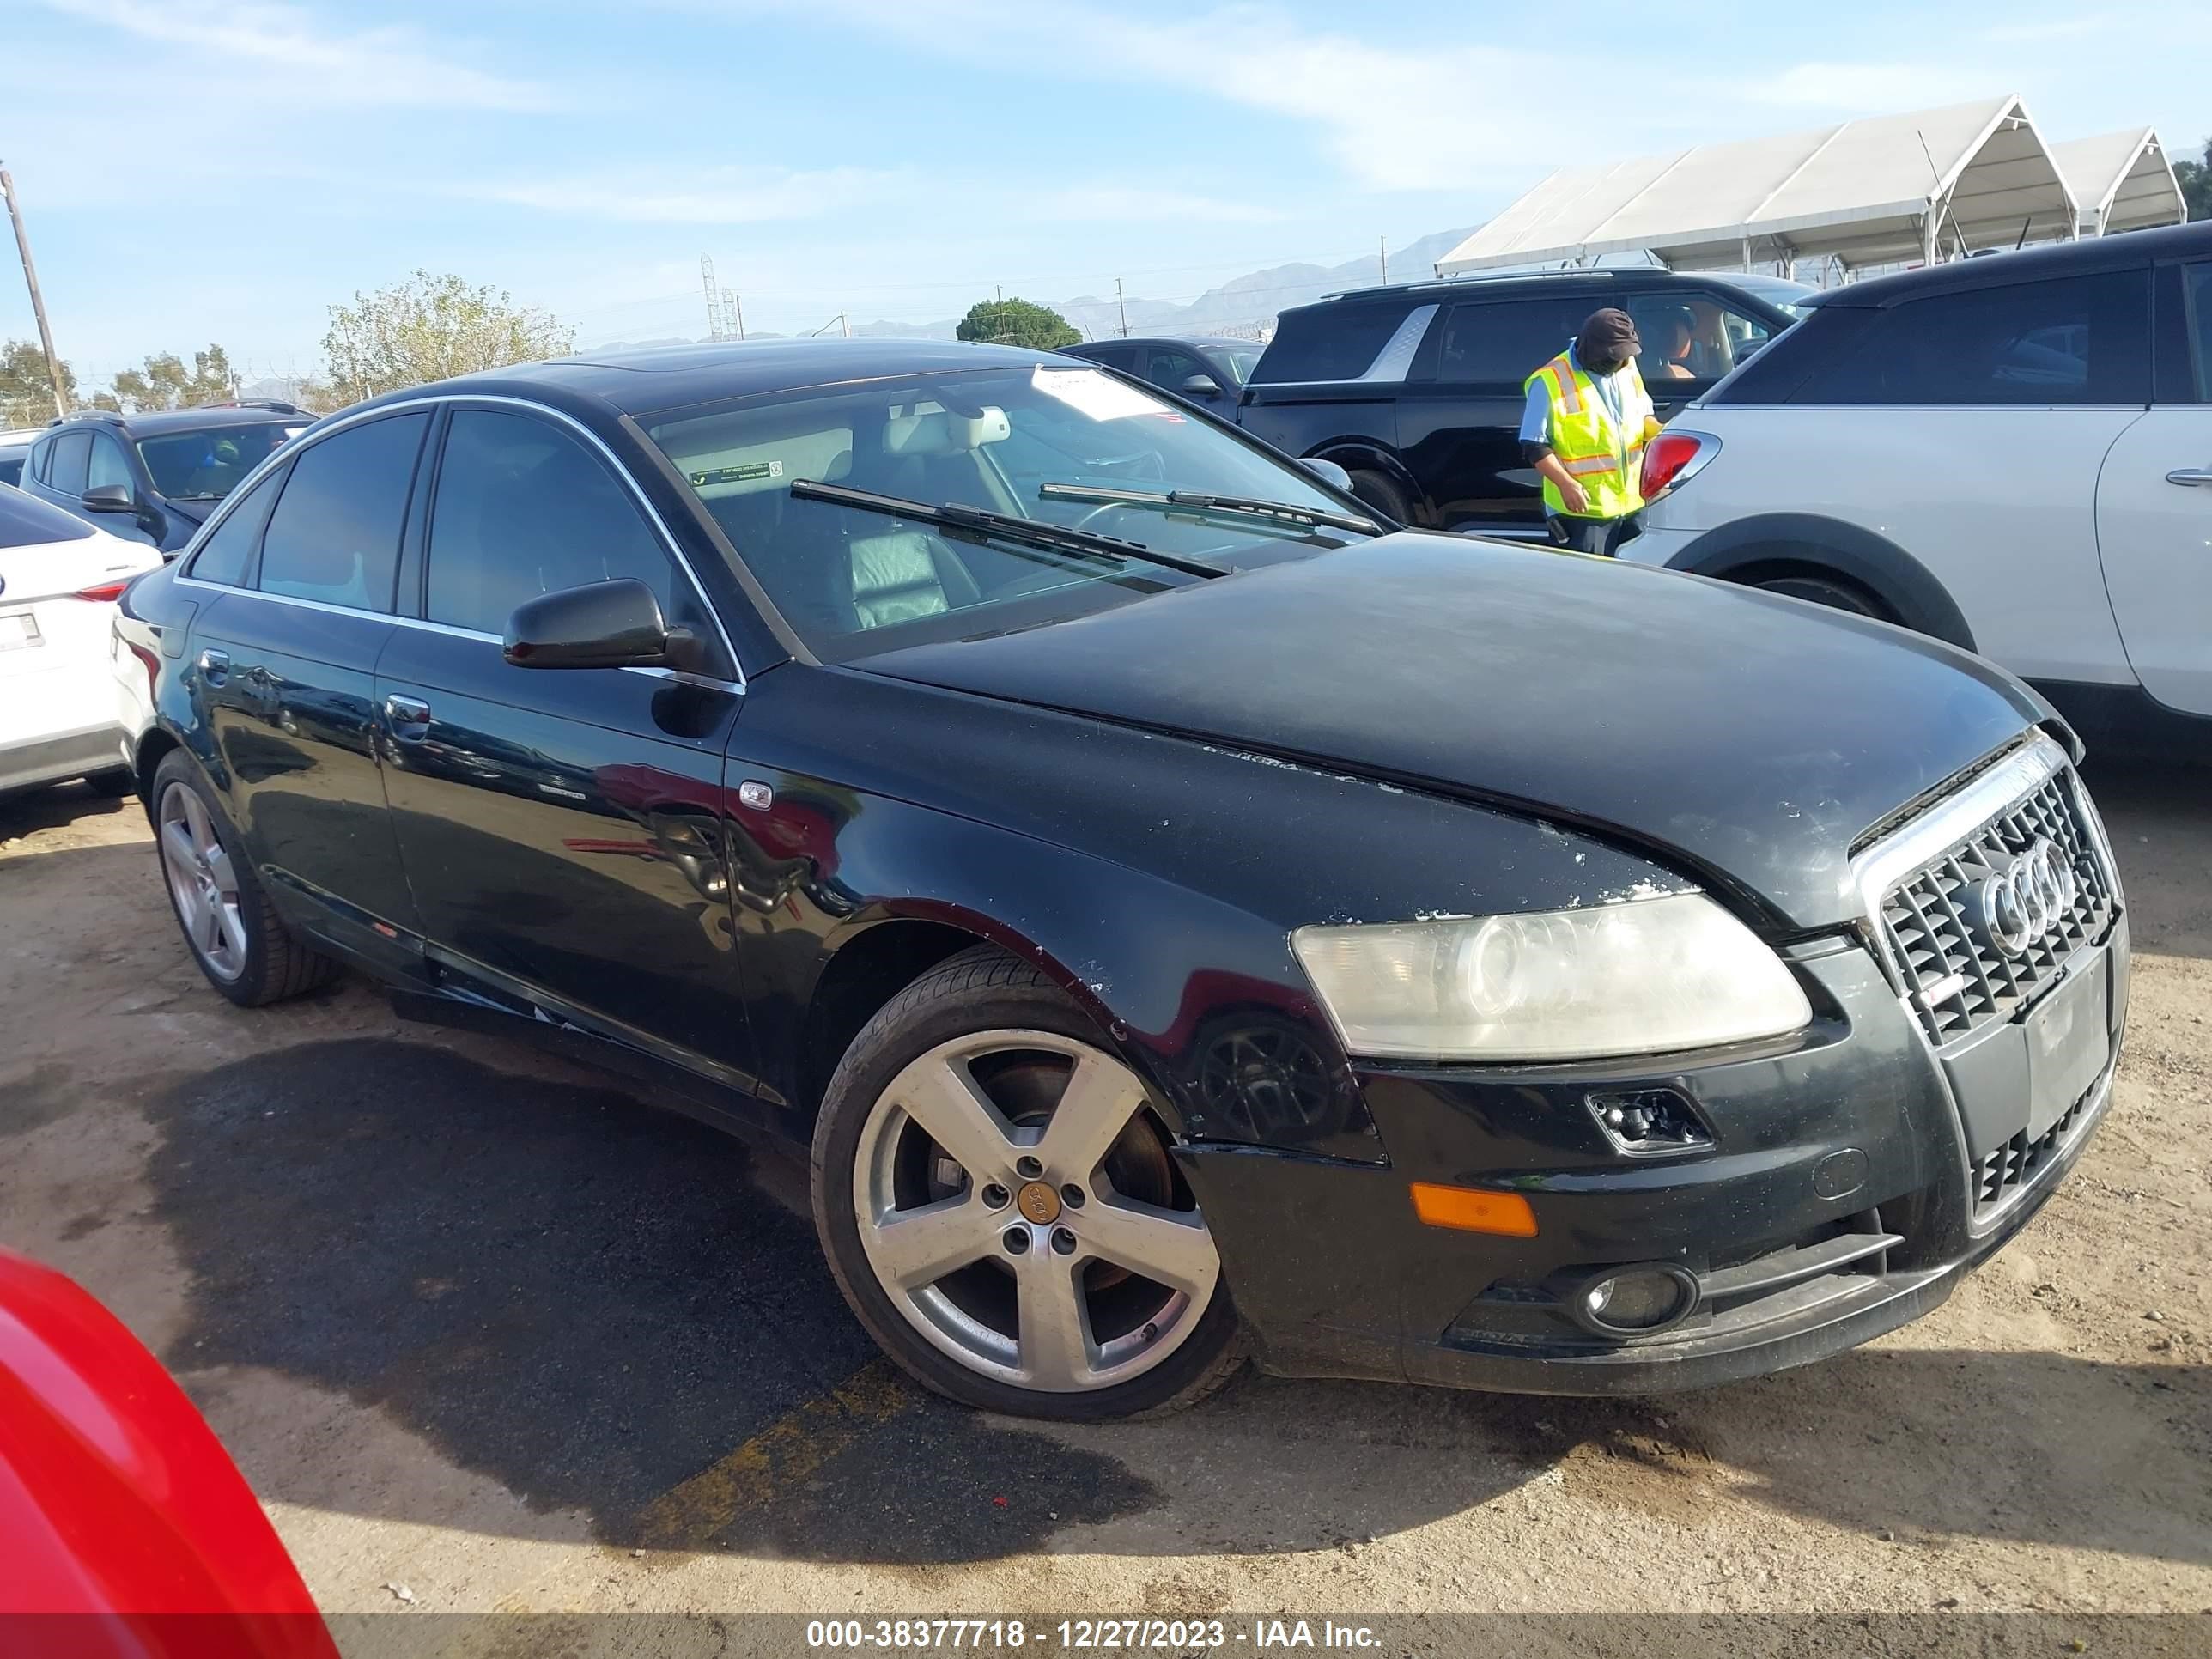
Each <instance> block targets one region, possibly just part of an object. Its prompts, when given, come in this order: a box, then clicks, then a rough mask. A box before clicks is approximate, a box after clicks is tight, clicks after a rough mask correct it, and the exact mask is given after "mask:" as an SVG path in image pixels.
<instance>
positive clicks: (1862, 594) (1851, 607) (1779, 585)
mask: <svg viewBox="0 0 2212 1659" xmlns="http://www.w3.org/2000/svg"><path fill="white" fill-rule="evenodd" d="M1757 585H1758V586H1760V587H1763V588H1765V590H1766V591H1767V592H1770V593H1787V594H1788V595H1789V596H1790V598H1791V599H1810V600H1811V601H1812V602H1813V603H1814V604H1815V605H1826V606H1827V607H1828V608H1829V609H1830V610H1831V611H1850V613H1851V614H1852V615H1853V616H1856V617H1873V618H1874V619H1875V621H1876V622H1895V621H1896V620H1897V618H1896V617H1895V616H1894V615H1893V613H1892V612H1891V611H1890V609H1889V607H1888V606H1887V605H1884V604H1883V603H1882V602H1881V600H1880V599H1876V598H1875V596H1874V595H1873V594H1871V593H1869V592H1867V590H1866V589H1865V588H1863V587H1861V586H1859V585H1858V584H1857V582H1855V581H1850V580H1846V579H1845V578H1844V577H1841V576H1823V575H1814V574H1810V573H1803V574H1790V575H1786V576H1768V577H1765V578H1764V579H1763V580H1760V581H1759V583H1758V584H1757Z"/></svg>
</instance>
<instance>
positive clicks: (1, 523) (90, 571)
mask: <svg viewBox="0 0 2212 1659" xmlns="http://www.w3.org/2000/svg"><path fill="white" fill-rule="evenodd" d="M160 564H161V555H160V554H159V553H157V552H155V550H153V549H152V548H150V547H147V546H145V545H143V544H140V543H137V542H126V541H125V540H124V539H122V538H120V537H118V536H111V535H109V534H108V533H107V532H106V531H104V530H95V529H94V527H93V526H90V525H88V524H87V523H85V522H84V520H82V519H79V518H76V517H75V516H73V515H72V514H70V513H64V512H63V511H62V510H61V508H59V507H51V506H48V505H47V504H46V502H44V501H37V500H34V499H33V498H32V497H31V496H28V495H25V494H23V492H22V491H21V490H20V489H10V488H9V487H8V486H7V485H5V484H0V794H5V793H13V792H15V791H16V790H19V789H27V788H32V787H36V786H38V785H40V784H47V783H59V782H61V781H64V779H68V778H85V779H88V780H89V781H91V782H92V783H93V785H94V787H98V788H100V789H104V790H106V791H108V792H110V793H114V794H122V793H126V792H127V791H128V790H129V789H130V788H131V787H132V783H133V780H132V777H131V769H130V766H129V764H128V759H129V750H127V748H126V747H125V733H124V726H123V720H122V714H121V710H120V708H118V702H117V697H116V678H115V672H114V669H113V666H112V653H114V651H115V650H116V649H117V647H116V645H115V643H114V640H113V633H114V629H113V622H114V616H115V601H116V599H118V597H119V596H120V595H121V594H122V592H123V590H124V588H125V586H127V585H128V584H129V582H130V581H131V578H132V577H134V576H136V575H137V574H140V573H141V572H142V571H147V570H152V569H155V568H158V567H159V566H160ZM141 674H142V676H143V669H142V670H141Z"/></svg>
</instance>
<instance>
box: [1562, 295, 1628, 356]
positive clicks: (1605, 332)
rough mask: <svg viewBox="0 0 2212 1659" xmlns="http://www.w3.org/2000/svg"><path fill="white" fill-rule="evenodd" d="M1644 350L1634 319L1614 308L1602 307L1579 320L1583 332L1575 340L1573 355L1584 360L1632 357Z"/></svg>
mask: <svg viewBox="0 0 2212 1659" xmlns="http://www.w3.org/2000/svg"><path fill="white" fill-rule="evenodd" d="M1643 349H1644V342H1643V341H1642V339H1640V338H1639V337H1638V335H1637V332H1636V319H1634V318H1633V317H1631V316H1630V315H1629V314H1628V313H1626V312H1625V311H1622V310H1620V308H1619V307H1614V306H1606V307H1603V308H1601V309H1600V310H1597V311H1593V312H1592V313H1590V314H1589V316H1587V317H1585V318H1583V331H1582V332H1581V333H1580V334H1577V336H1576V337H1575V351H1576V354H1577V356H1581V357H1584V358H1613V357H1633V356H1635V355H1636V354H1637V353H1638V352H1639V351H1641V350H1643Z"/></svg>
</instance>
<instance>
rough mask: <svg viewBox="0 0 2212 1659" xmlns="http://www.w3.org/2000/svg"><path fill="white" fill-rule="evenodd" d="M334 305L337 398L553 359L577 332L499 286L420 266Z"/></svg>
mask: <svg viewBox="0 0 2212 1659" xmlns="http://www.w3.org/2000/svg"><path fill="white" fill-rule="evenodd" d="M353 297H354V303H353V304H351V305H349V306H332V307H331V330H330V332H329V333H327V334H325V336H323V356H324V357H325V360H326V371H327V372H326V374H325V379H326V380H328V381H329V384H330V389H331V394H332V395H333V396H334V397H336V398H337V400H338V401H339V403H340V404H350V403H358V402H359V401H360V400H361V399H362V398H373V397H375V396H376V395H377V394H378V393H379V392H397V391H399V390H401V389H402V388H404V387H406V386H421V385H422V384H424V383H425V382H426V381H430V380H445V379H447V378H448V377H449V376H452V375H455V374H474V373H476V372H477V371H478V370H481V369H487V368H503V367H505V366H506V365H507V364H508V363H527V362H536V361H537V360H538V358H540V357H558V356H562V354H563V353H565V352H568V351H572V350H574V349H575V344H576V335H575V331H574V330H573V329H569V328H565V327H563V326H562V325H561V324H560V323H559V322H557V321H556V320H555V319H554V318H553V317H552V316H551V315H550V313H546V312H544V311H540V310H538V309H537V308H536V307H517V306H516V305H515V304H514V302H513V300H512V299H511V298H510V297H509V296H508V295H507V294H506V293H505V292H503V291H501V290H500V289H490V288H472V287H471V286H470V285H469V284H468V283H465V282H463V281H462V280H461V279H460V278H459V277H458V276H432V275H430V273H429V272H428V271H427V270H418V271H416V273H415V274H414V275H413V276H410V277H409V278H408V279H407V281H405V282H404V283H396V284H395V285H393V286H392V287H391V288H383V289H378V290H377V291H376V292H375V293H374V294H356V295H354V296H353Z"/></svg>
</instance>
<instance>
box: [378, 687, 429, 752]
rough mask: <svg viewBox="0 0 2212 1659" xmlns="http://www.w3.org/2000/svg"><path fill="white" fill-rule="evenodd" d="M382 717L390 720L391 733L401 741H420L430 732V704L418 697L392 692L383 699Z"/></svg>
mask: <svg viewBox="0 0 2212 1659" xmlns="http://www.w3.org/2000/svg"><path fill="white" fill-rule="evenodd" d="M384 718H385V719H386V720H388V721H390V722H391V725H392V736H393V737H395V738H398V739H399V740H400V741H401V742H403V743H420V742H421V741H422V739H423V738H426V737H428V735H429V733H430V705H429V704H428V703H427V702H423V701H422V698H420V697H403V696H399V695H398V693H397V692H394V693H393V694H392V696H387V697H386V698H385V700H384Z"/></svg>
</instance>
